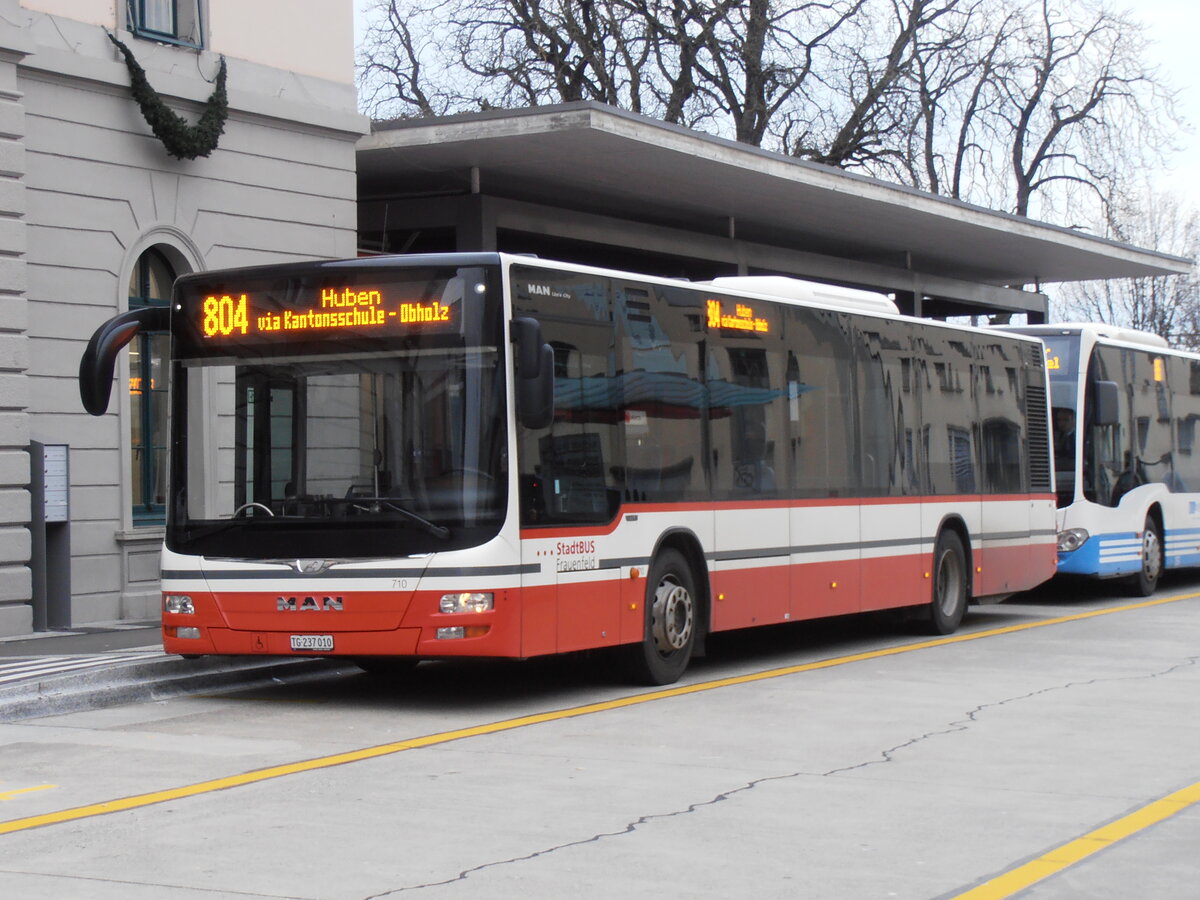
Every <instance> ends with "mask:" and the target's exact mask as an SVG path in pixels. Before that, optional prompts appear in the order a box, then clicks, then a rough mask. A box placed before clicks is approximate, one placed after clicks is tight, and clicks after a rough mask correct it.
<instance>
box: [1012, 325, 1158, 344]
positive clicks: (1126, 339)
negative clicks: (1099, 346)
mask: <svg viewBox="0 0 1200 900" xmlns="http://www.w3.org/2000/svg"><path fill="white" fill-rule="evenodd" d="M998 330H1002V331H1015V332H1017V333H1018V334H1031V335H1035V336H1037V337H1043V336H1045V337H1049V336H1052V335H1070V334H1075V335H1081V336H1082V335H1087V336H1088V337H1090V338H1092V339H1093V340H1108V341H1120V342H1121V343H1124V344H1140V345H1142V346H1145V347H1161V348H1164V349H1168V350H1169V349H1170V348H1171V345H1170V344H1168V343H1167V341H1166V340H1165V339H1164V338H1163V337H1162V336H1160V335H1157V334H1154V333H1153V332H1151V331H1139V330H1138V329H1136V328H1123V327H1122V326H1120V325H1108V324H1106V323H1104V322H1056V323H1054V324H1052V325H1002V326H999V329H998Z"/></svg>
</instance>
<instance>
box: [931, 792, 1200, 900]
mask: <svg viewBox="0 0 1200 900" xmlns="http://www.w3.org/2000/svg"><path fill="white" fill-rule="evenodd" d="M1195 803H1200V781H1198V782H1196V783H1195V784H1193V785H1190V786H1188V787H1185V788H1183V789H1181V790H1178V791H1176V792H1175V793H1173V794H1168V795H1167V796H1166V797H1163V798H1162V799H1161V800H1155V801H1154V802H1153V803H1150V804H1147V805H1146V806H1143V807H1142V808H1141V809H1136V810H1134V811H1133V812H1131V813H1130V814H1129V815H1127V816H1122V817H1121V818H1120V819H1117V820H1116V821H1115V822H1110V823H1108V824H1107V825H1104V826H1102V827H1100V828H1097V829H1096V830H1095V831H1090V832H1088V833H1087V834H1085V835H1083V836H1082V837H1078V838H1076V839H1075V840H1073V841H1068V842H1067V843H1065V844H1062V845H1060V846H1058V847H1055V848H1054V849H1053V850H1051V851H1050V852H1049V853H1045V854H1043V855H1042V856H1039V857H1038V858H1037V859H1034V860H1031V861H1029V862H1027V863H1025V865H1023V866H1018V867H1017V868H1015V869H1012V870H1010V871H1008V872H1005V873H1003V874H1002V875H997V876H996V877H995V878H992V879H989V880H988V881H985V882H984V883H983V884H981V885H979V886H978V887H976V888H972V889H971V890H969V891H967V892H966V893H965V894H958V895H957V896H956V897H955V898H954V900H1004V898H1006V897H1011V896H1012V895H1013V894H1016V893H1018V892H1020V891H1023V890H1025V889H1026V888H1028V887H1031V886H1032V885H1034V884H1036V883H1037V882H1039V881H1042V880H1043V879H1045V878H1049V877H1050V876H1051V875H1056V874H1058V873H1059V872H1061V871H1063V870H1064V869H1066V868H1069V867H1070V866H1073V865H1075V863H1077V862H1079V861H1080V860H1084V859H1087V858H1088V857H1089V856H1091V855H1092V854H1093V853H1099V852H1100V851H1101V850H1107V849H1108V848H1109V847H1111V846H1112V845H1113V844H1115V843H1117V841H1123V840H1125V838H1127V837H1129V836H1131V835H1133V834H1136V833H1137V832H1139V831H1142V830H1143V829H1146V828H1149V827H1150V826H1151V825H1155V824H1157V823H1159V822H1161V821H1163V819H1167V818H1170V817H1171V816H1173V815H1175V814H1176V813H1178V812H1183V810H1185V809H1187V808H1188V807H1189V806H1191V805H1193V804H1195Z"/></svg>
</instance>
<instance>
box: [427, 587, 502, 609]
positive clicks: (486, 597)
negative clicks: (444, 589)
mask: <svg viewBox="0 0 1200 900" xmlns="http://www.w3.org/2000/svg"><path fill="white" fill-rule="evenodd" d="M492 607H493V600H492V594H491V592H490V591H489V592H488V593H480V592H477V591H475V592H464V593H461V594H442V599H441V601H440V602H439V603H438V609H440V610H441V611H442V612H444V613H468V612H475V613H481V612H488V611H489V610H491V609H492Z"/></svg>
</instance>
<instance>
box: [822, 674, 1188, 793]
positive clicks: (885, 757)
mask: <svg viewBox="0 0 1200 900" xmlns="http://www.w3.org/2000/svg"><path fill="white" fill-rule="evenodd" d="M1198 659H1200V657H1196V656H1189V657H1187V658H1186V659H1184V660H1183V661H1181V662H1178V663H1175V664H1174V665H1172V666H1168V667H1167V668H1165V669H1162V670H1160V671H1157V672H1147V673H1144V674H1141V675H1114V676H1112V677H1109V678H1090V679H1088V680H1087V681H1068V682H1067V683H1066V684H1056V685H1053V686H1051V687H1046V688H1040V689H1039V690H1036V691H1030V692H1029V693H1027V694H1021V695H1019V696H1016V697H1006V698H1005V699H1003V700H993V701H992V702H991V703H983V704H980V705H979V706H977V707H975V708H974V709H972V710H968V711H967V713H966V717H965V718H963V719H957V720H955V721H953V722H950V723H949V724H948V725H947V726H946V727H945V728H941V729H938V730H937V731H928V732H926V733H925V734H922V735H919V736H918V737H914V738H910V739H909V740H907V741H904V742H903V743H901V744H897V745H896V746H894V747H889V748H888V749H886V750H881V751H880V753H879V759H869V760H867V761H866V762H861V763H856V764H855V765H853V766H843V767H841V768H838V769H830V770H829V771H828V772H822V773H821V774H822V775H826V776H828V775H841V774H843V773H845V772H854V771H858V770H861V769H865V768H867V767H868V766H879V765H884V764H886V763H890V762H892V761H893V760H894V759H895V757H896V754H897V753H899V752H900V751H902V750H906V749H908V748H909V747H913V746H915V745H917V744H920V743H922V742H924V741H927V740H930V739H932V738H935V737H941V736H942V735H946V734H956V733H958V732H962V731H966V730H967V729H968V728H969V727H970V726H971V725H972V724H973V723H974V722H976V721H978V716H979V714H980V713H982V712H984V711H985V710H989V709H994V708H997V707H1000V706H1007V705H1008V704H1010V703H1017V702H1019V701H1021V700H1031V699H1033V698H1034V697H1040V696H1042V695H1043V694H1052V693H1054V692H1055V691H1065V690H1069V689H1071V688H1077V687H1087V686H1088V685H1093V684H1104V683H1106V682H1113V681H1141V680H1143V679H1153V678H1161V677H1163V676H1165V675H1170V674H1172V673H1173V672H1177V671H1179V670H1180V669H1185V668H1187V667H1188V666H1194V665H1195V664H1196V661H1197V660H1198Z"/></svg>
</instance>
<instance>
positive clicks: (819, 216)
mask: <svg viewBox="0 0 1200 900" xmlns="http://www.w3.org/2000/svg"><path fill="white" fill-rule="evenodd" d="M357 156H358V173H359V174H358V177H359V195H360V198H362V199H367V198H372V197H375V198H382V197H416V196H435V195H438V194H447V193H463V192H466V191H468V190H471V178H472V176H471V170H472V169H475V170H477V175H476V177H477V179H478V182H477V186H478V188H479V190H481V192H482V193H485V194H489V195H493V196H499V197H506V198H509V199H514V200H523V201H528V202H533V203H540V204H544V205H547V206H553V207H558V208H561V209H564V210H566V211H570V210H577V211H580V212H587V213H595V214H599V215H606V216H613V217H619V218H622V219H628V220H634V221H638V222H644V223H649V224H658V225H666V226H673V227H680V228H685V229H687V230H691V231H698V232H704V233H709V234H720V235H725V234H728V233H729V232H730V226H731V224H732V226H733V228H734V229H735V230H736V236H737V237H738V238H739V239H742V240H748V241H756V242H759V243H763V244H770V245H774V246H779V247H785V248H791V249H796V250H803V251H807V252H813V253H820V254H827V255H829V256H834V257H840V258H843V259H849V260H858V261H863V262H871V263H881V264H888V265H892V266H899V267H902V268H908V269H911V270H914V271H919V272H924V273H928V274H933V275H940V276H945V277H948V278H956V279H962V280H966V281H972V282H976V283H980V284H990V285H1027V284H1045V283H1050V282H1059V281H1081V280H1088V279H1104V278H1118V277H1131V276H1146V275H1164V274H1171V273H1177V272H1186V271H1189V269H1190V266H1191V261H1190V260H1187V259H1181V258H1179V257H1175V256H1170V255H1167V254H1163V253H1159V252H1156V251H1154V250H1148V249H1143V248H1138V247H1134V246H1131V245H1128V244H1121V243H1117V242H1115V241H1110V240H1107V239H1104V238H1099V237H1095V236H1093V235H1090V234H1087V233H1085V232H1082V231H1079V230H1075V229H1070V228H1062V227H1058V226H1055V225H1048V224H1045V223H1042V222H1037V221H1034V220H1032V219H1027V218H1023V217H1020V216H1015V215H1011V214H1007V213H1001V212H996V211H993V210H988V209H984V208H982V207H978V206H972V205H970V204H967V203H962V202H959V201H956V200H950V199H947V198H944V197H938V196H935V195H932V194H928V193H925V192H922V191H918V190H914V189H912V188H907V187H903V186H900V185H895V184H890V183H888V182H884V181H879V180H876V179H873V178H867V177H864V176H861V175H856V174H853V173H849V172H845V171H842V170H840V169H835V168H831V167H828V166H823V165H818V164H815V163H809V162H805V161H802V160H797V159H794V158H791V157H788V156H784V155H782V154H779V153H772V152H769V151H766V150H761V149H758V148H755V147H750V146H748V145H745V144H739V143H737V142H734V141H730V140H725V139H722V138H717V137H712V136H710V135H705V134H701V133H699V132H695V131H692V130H689V129H686V128H682V127H679V126H675V125H670V124H667V123H664V122H660V121H657V120H654V119H649V118H647V117H644V116H640V115H637V114H634V113H629V112H625V111H622V110H618V109H615V108H613V107H610V106H605V105H603V104H599V103H591V102H582V103H570V104H563V105H559V106H546V107H534V108H531V109H524V110H502V111H492V112H486V113H478V114H468V115H458V116H448V117H443V118H434V119H411V120H398V121H394V122H385V123H376V124H375V126H374V131H373V133H372V134H370V135H367V136H365V137H364V138H362V139H361V140H360V142H359V144H358V154H357Z"/></svg>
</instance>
